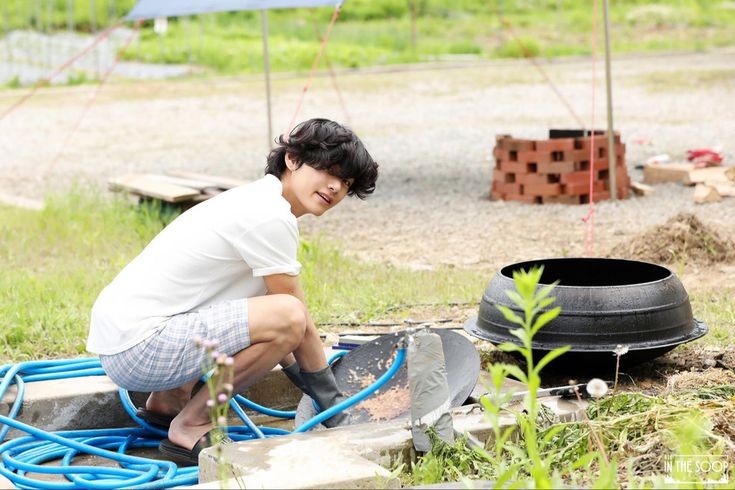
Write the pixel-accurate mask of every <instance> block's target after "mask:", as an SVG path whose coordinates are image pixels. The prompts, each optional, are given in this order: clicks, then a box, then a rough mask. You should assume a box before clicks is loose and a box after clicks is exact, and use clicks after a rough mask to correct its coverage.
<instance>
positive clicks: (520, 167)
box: [498, 161, 531, 174]
mask: <svg viewBox="0 0 735 490" xmlns="http://www.w3.org/2000/svg"><path fill="white" fill-rule="evenodd" d="M498 168H500V170H502V171H503V172H510V173H514V174H525V173H528V172H530V171H531V168H530V167H529V165H528V164H527V163H525V162H511V161H501V162H499V163H498Z"/></svg>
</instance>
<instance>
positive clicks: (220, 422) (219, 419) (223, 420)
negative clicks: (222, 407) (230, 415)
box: [217, 415, 227, 425]
mask: <svg viewBox="0 0 735 490" xmlns="http://www.w3.org/2000/svg"><path fill="white" fill-rule="evenodd" d="M217 425H227V418H225V417H223V416H222V415H220V416H219V417H217Z"/></svg>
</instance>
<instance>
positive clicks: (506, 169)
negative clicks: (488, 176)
mask: <svg viewBox="0 0 735 490" xmlns="http://www.w3.org/2000/svg"><path fill="white" fill-rule="evenodd" d="M592 141H593V140H592V138H591V137H578V138H552V139H548V140H522V139H514V138H512V137H511V136H509V135H499V136H498V137H497V138H496V145H495V149H494V150H493V155H494V156H495V162H496V165H495V168H494V169H493V182H492V187H491V189H490V197H491V198H492V199H502V200H506V201H522V202H527V203H536V204H543V203H563V204H583V203H588V202H589V201H590V146H591V145H592ZM594 152H595V153H594V155H595V161H594V175H593V179H594V180H593V183H592V188H593V197H594V200H595V201H601V200H605V199H609V198H610V165H609V162H608V143H607V134H596V135H595V137H594ZM615 155H616V160H617V166H616V175H615V176H616V179H617V186H616V187H617V189H618V195H617V197H618V198H619V199H625V198H627V197H628V188H629V186H630V178H629V177H628V171H627V169H626V167H625V145H624V144H623V143H621V142H620V134H619V133H617V132H616V133H615Z"/></svg>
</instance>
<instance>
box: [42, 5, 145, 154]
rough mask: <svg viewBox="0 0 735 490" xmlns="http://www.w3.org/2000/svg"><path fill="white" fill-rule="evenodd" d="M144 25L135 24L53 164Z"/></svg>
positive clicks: (67, 136)
mask: <svg viewBox="0 0 735 490" xmlns="http://www.w3.org/2000/svg"><path fill="white" fill-rule="evenodd" d="M142 24H143V21H142V20H139V21H137V22H136V23H135V28H134V30H133V32H132V34H130V37H128V39H127V40H126V41H125V44H124V45H123V47H122V48H121V49H120V50H119V51H118V52H117V56H115V61H113V63H112V65H110V67H109V68H108V69H107V71H105V73H104V75H103V76H102V79H101V80H100V83H99V84H97V88H96V89H95V91H94V92H93V93H92V97H90V98H89V100H88V101H87V103H86V104H85V106H84V110H83V111H82V113H81V114H80V115H79V117H78V118H77V120H76V122H75V123H74V126H72V128H71V130H70V131H69V133H68V134H67V135H66V138H65V139H64V141H63V143H62V144H61V149H59V153H58V154H57V155H56V158H54V159H53V161H52V163H56V162H57V161H58V160H59V158H61V155H62V154H63V153H64V150H65V149H66V147H67V146H68V145H69V141H70V140H71V138H72V136H73V135H74V133H76V131H77V129H79V126H80V125H81V123H82V120H83V119H84V117H85V116H86V115H87V113H88V112H89V109H91V107H92V105H94V103H95V101H96V100H97V96H98V95H99V93H100V91H101V90H102V87H103V86H104V85H105V84H106V83H107V81H108V80H109V79H110V75H112V72H113V71H114V70H115V67H116V66H117V65H118V63H120V60H121V59H122V57H123V55H124V54H125V51H127V49H128V48H129V47H130V43H132V42H133V39H135V38H136V37H137V35H138V33H139V32H140V27H141V25H142Z"/></svg>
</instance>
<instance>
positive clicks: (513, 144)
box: [495, 134, 536, 151]
mask: <svg viewBox="0 0 735 490" xmlns="http://www.w3.org/2000/svg"><path fill="white" fill-rule="evenodd" d="M495 143H496V145H497V146H498V147H500V148H502V149H504V150H509V151H510V150H512V151H533V150H534V149H535V148H536V142H535V141H534V140H525V139H515V138H513V137H511V136H510V135H508V134H503V135H498V136H496V138H495Z"/></svg>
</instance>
